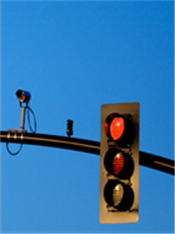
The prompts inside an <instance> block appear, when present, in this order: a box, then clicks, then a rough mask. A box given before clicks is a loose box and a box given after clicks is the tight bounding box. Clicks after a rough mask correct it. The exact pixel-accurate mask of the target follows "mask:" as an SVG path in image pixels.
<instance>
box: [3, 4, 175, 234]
mask: <svg viewBox="0 0 175 234" xmlns="http://www.w3.org/2000/svg"><path fill="white" fill-rule="evenodd" d="M173 22H174V3H173V1H170V2H168V1H166V2H164V1H161V2H158V1H155V2H151V1H148V2H146V1H144V2H137V1H135V2H131V1H129V2H125V1H124V2H118V1H115V2H114V1H110V2H107V1H106V2H105V1H103V2H100V1H96V2H95V1H91V2H88V1H86V2H81V1H79V2H78V1H70V2H60V1H57V2H56V1H53V2H44V1H43V2H41V1H38V2H36V1H32V2H27V1H26V2H21V1H20V2H19V1H17V2H10V1H3V2H1V33H2V34H1V65H2V66H1V130H3V131H6V130H7V129H8V128H13V129H18V128H19V122H20V107H19V103H18V100H17V98H16V95H15V92H16V91H17V90H18V89H19V88H21V89H24V90H28V91H30V92H31V94H32V98H31V102H30V106H31V108H32V109H33V110H34V112H35V115H36V118H37V133H45V134H54V135H63V136H66V121H67V119H73V121H74V135H73V137H76V138H83V139H89V140H95V141H100V107H101V105H102V104H104V103H121V102H139V103H140V146H139V148H140V151H145V152H148V153H149V152H150V153H153V154H156V155H159V156H162V157H166V158H169V159H174V158H173V155H174V124H173V120H174V111H173V110H174V102H173V100H174V73H173V72H174V70H173V69H174V67H173V65H174V64H173V59H174V53H173V52H174V51H173V37H174V35H173V32H174V24H173ZM25 127H26V129H27V131H28V132H30V130H29V127H28V125H27V121H26V125H25ZM10 147H11V149H13V150H15V149H16V147H17V146H16V145H14V146H13V145H11V146H10ZM99 168H100V158H99V156H95V155H92V154H88V153H80V152H76V151H70V150H63V149H55V148H48V147H40V146H32V145H24V146H23V148H22V151H21V152H20V154H18V155H17V156H15V157H13V156H11V155H9V154H8V152H7V151H6V147H5V144H4V143H2V144H1V223H0V225H1V232H3V233H24V232H29V233H34V232H38V233H47V232H50V233H60V232H67V233H68V232H74V233H77V232H93V233H97V232H100V233H102V232H108V233H111V232H112V233H131V232H132V233H133V232H134V233H162V232H164V233H173V232H174V177H173V176H171V175H168V174H166V173H163V172H159V171H156V170H152V169H149V168H146V167H143V166H140V167H139V169H140V177H139V222H138V223H131V224H108V225H106V224H104V225H102V224H100V223H99V179H100V178H99Z"/></svg>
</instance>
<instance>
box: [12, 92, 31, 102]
mask: <svg viewBox="0 0 175 234" xmlns="http://www.w3.org/2000/svg"><path fill="white" fill-rule="evenodd" d="M16 96H17V98H18V100H19V102H20V104H22V103H26V105H28V103H29V101H30V99H31V94H30V93H29V92H28V91H24V90H21V89H18V90H17V92H16Z"/></svg>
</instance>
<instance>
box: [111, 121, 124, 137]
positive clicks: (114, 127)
mask: <svg viewBox="0 0 175 234" xmlns="http://www.w3.org/2000/svg"><path fill="white" fill-rule="evenodd" d="M124 129H125V122H124V120H123V118H122V117H115V118H114V119H113V120H112V121H111V124H110V135H111V137H112V139H113V140H115V141H116V140H118V139H119V138H120V137H121V136H122V135H123V132H124Z"/></svg>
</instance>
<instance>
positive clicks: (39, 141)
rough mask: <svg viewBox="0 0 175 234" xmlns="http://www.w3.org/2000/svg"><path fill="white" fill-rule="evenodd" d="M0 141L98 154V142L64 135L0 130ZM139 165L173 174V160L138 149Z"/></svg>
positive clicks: (174, 162) (174, 171) (174, 165)
mask: <svg viewBox="0 0 175 234" xmlns="http://www.w3.org/2000/svg"><path fill="white" fill-rule="evenodd" d="M0 139H1V142H8V143H10V142H11V143H21V144H30V145H41V146H48V147H56V148H63V149H69V150H76V151H82V152H86V153H91V154H96V155H100V142H97V141H90V140H83V139H78V138H70V137H64V136H55V135H46V134H29V133H23V134H22V133H20V132H16V133H15V132H13V133H12V132H10V131H9V132H6V131H1V132H0ZM139 164H140V165H142V166H145V167H149V168H152V169H156V170H159V171H162V172H165V173H168V174H171V175H175V161H173V160H170V159H167V158H163V157H160V156H156V155H153V154H149V153H145V152H142V151H140V162H139Z"/></svg>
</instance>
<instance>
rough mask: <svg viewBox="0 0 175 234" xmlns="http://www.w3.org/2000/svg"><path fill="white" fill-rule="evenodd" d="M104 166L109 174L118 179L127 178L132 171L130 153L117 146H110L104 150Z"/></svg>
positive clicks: (132, 163) (132, 165) (132, 164)
mask: <svg viewBox="0 0 175 234" xmlns="http://www.w3.org/2000/svg"><path fill="white" fill-rule="evenodd" d="M104 166H105V168H106V170H107V171H108V173H109V174H112V175H114V176H115V177H117V178H120V179H129V178H130V177H131V176H132V174H133V171H134V162H133V159H132V157H131V155H130V154H128V153H126V152H123V151H121V150H119V149H118V148H111V149H109V150H108V151H107V152H106V154H105V157H104Z"/></svg>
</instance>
